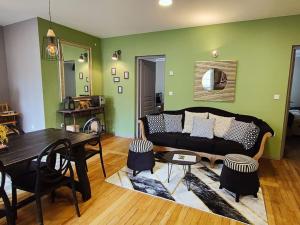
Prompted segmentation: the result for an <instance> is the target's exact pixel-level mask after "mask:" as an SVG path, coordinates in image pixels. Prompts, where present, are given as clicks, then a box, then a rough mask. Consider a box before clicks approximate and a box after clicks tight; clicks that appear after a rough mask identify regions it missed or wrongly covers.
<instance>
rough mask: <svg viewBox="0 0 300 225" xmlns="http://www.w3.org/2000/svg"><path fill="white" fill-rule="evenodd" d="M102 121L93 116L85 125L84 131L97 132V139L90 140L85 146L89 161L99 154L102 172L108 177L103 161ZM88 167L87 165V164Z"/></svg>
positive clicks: (86, 156)
mask: <svg viewBox="0 0 300 225" xmlns="http://www.w3.org/2000/svg"><path fill="white" fill-rule="evenodd" d="M101 131H102V127H101V123H100V120H99V119H98V118H97V117H93V118H91V119H89V120H88V121H87V122H86V123H85V124H84V126H83V129H82V132H83V133H86V134H95V135H97V137H98V138H97V140H96V141H92V142H89V143H88V144H86V145H85V146H84V147H85V160H86V161H87V160H88V159H90V158H91V157H93V156H94V155H97V154H99V157H100V162H101V167H102V172H103V175H104V177H106V172H105V167H104V161H103V153H102V145H101ZM86 169H87V170H88V168H87V165H86Z"/></svg>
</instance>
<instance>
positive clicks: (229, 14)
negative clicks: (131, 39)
mask: <svg viewBox="0 0 300 225" xmlns="http://www.w3.org/2000/svg"><path fill="white" fill-rule="evenodd" d="M173 1H174V4H173V5H172V6H171V7H168V8H165V7H161V6H159V5H158V0H52V17H53V21H54V22H57V23H60V24H63V25H66V26H68V27H71V28H74V29H77V30H80V31H83V32H86V33H89V34H93V35H95V36H98V37H113V36H121V35H127V34H135V33H145V32H151V31H160V30H168V29H175V28H183V27H193V26H201V25H209V24H219V23H227V22H233V21H244V20H253V19H261V18H269V17H277V16H287V15H296V14H300V1H299V0H173ZM37 16H38V17H42V18H45V19H48V0H0V25H3V26H4V25H8V24H12V23H15V22H19V21H23V20H26V19H30V18H33V17H37Z"/></svg>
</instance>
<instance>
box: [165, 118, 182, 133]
mask: <svg viewBox="0 0 300 225" xmlns="http://www.w3.org/2000/svg"><path fill="white" fill-rule="evenodd" d="M164 121H165V129H166V132H182V115H170V114H164Z"/></svg>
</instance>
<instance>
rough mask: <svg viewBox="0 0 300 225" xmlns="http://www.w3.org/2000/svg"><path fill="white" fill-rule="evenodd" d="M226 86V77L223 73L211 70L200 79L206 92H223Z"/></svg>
mask: <svg viewBox="0 0 300 225" xmlns="http://www.w3.org/2000/svg"><path fill="white" fill-rule="evenodd" d="M226 85H227V75H226V73H225V72H224V71H222V70H220V69H217V68H211V69H209V70H207V71H206V72H205V74H204V75H203V77H202V86H203V89H204V90H206V91H213V90H223V89H224V88H225V87H226Z"/></svg>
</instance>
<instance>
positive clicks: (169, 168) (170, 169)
mask: <svg viewBox="0 0 300 225" xmlns="http://www.w3.org/2000/svg"><path fill="white" fill-rule="evenodd" d="M170 164H171V165H170ZM172 166H173V164H172V163H168V183H170V178H171V174H172Z"/></svg>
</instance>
